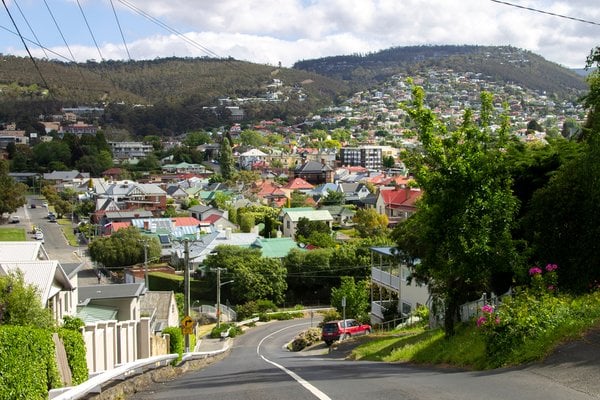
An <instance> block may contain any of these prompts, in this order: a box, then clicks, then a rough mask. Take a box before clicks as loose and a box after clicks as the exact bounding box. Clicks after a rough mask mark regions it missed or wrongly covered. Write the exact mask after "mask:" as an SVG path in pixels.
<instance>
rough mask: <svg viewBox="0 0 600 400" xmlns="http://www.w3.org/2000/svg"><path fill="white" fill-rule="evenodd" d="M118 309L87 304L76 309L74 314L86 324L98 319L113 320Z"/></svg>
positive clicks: (98, 320)
mask: <svg viewBox="0 0 600 400" xmlns="http://www.w3.org/2000/svg"><path fill="white" fill-rule="evenodd" d="M118 312H119V310H118V309H116V308H114V307H106V306H96V305H89V306H85V307H81V308H80V309H79V310H77V314H76V316H77V317H78V318H81V319H82V320H83V322H85V323H86V324H93V323H94V322H100V321H113V320H116V319H117V313H118Z"/></svg>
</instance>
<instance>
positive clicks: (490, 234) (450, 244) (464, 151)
mask: <svg viewBox="0 0 600 400" xmlns="http://www.w3.org/2000/svg"><path fill="white" fill-rule="evenodd" d="M424 97H425V94H424V91H423V89H422V88H419V87H414V88H413V100H412V103H411V104H410V106H408V107H407V111H408V113H409V115H410V116H411V118H412V119H413V121H414V123H415V125H416V134H417V137H418V139H419V141H420V143H421V144H422V148H421V149H420V150H419V151H418V152H416V153H413V154H412V155H411V156H409V157H408V158H407V164H408V165H409V168H410V169H411V171H413V172H414V174H415V179H416V181H417V183H418V184H419V186H420V187H421V188H422V189H423V190H424V194H423V196H422V198H421V200H420V202H419V208H418V211H417V213H416V214H415V215H413V217H411V218H409V219H408V220H407V221H406V222H404V223H402V224H401V225H400V226H399V228H398V229H397V230H396V232H395V234H396V237H397V239H398V246H399V247H400V248H401V249H403V250H404V251H406V252H407V253H408V254H409V255H410V256H411V257H418V258H419V259H420V260H421V262H420V263H418V264H416V265H414V275H415V277H416V278H417V279H419V280H422V281H425V282H427V283H428V284H429V289H430V291H431V292H432V293H433V294H434V295H436V296H437V297H438V298H440V299H441V300H442V301H443V304H444V329H445V333H446V336H452V335H453V334H454V326H455V322H456V321H457V319H458V316H459V315H458V312H459V307H460V305H461V304H462V303H463V302H466V301H468V300H471V299H472V297H475V296H480V295H481V292H483V291H486V290H488V288H489V285H490V281H491V277H492V274H493V271H495V270H504V269H506V268H513V267H514V265H515V263H516V251H515V247H514V242H513V240H512V237H511V228H512V225H513V221H514V215H515V213H516V211H517V201H516V199H515V198H514V196H513V194H512V191H511V178H510V174H509V171H508V168H507V163H506V162H505V159H504V158H505V154H504V151H503V149H504V147H505V146H506V141H507V138H508V133H509V130H508V123H507V119H506V118H502V121H501V128H500V129H499V130H497V131H496V132H495V133H493V134H492V131H491V129H490V124H491V110H492V95H491V94H489V93H483V94H482V96H481V100H482V108H481V110H480V118H479V120H480V125H477V124H475V123H474V122H473V117H472V112H471V111H470V110H466V111H465V115H464V119H463V122H462V124H461V125H460V126H459V127H457V129H456V130H454V131H452V132H450V131H449V130H448V129H447V127H446V126H445V125H444V124H443V123H442V122H440V121H439V120H438V119H437V117H436V116H435V115H434V113H433V112H432V111H431V109H429V108H427V107H425V105H424Z"/></svg>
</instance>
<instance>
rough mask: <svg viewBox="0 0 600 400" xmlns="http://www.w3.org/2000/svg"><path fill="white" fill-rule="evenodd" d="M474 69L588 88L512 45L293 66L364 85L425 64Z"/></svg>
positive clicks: (397, 51)
mask: <svg viewBox="0 0 600 400" xmlns="http://www.w3.org/2000/svg"><path fill="white" fill-rule="evenodd" d="M432 66H436V67H439V68H445V69H452V70H454V71H456V72H475V73H481V74H483V75H484V76H488V77H490V78H491V79H493V80H495V81H502V82H507V83H508V82H510V83H514V84H517V85H520V86H522V87H525V88H529V89H532V90H537V91H545V92H546V93H548V94H551V93H555V94H557V95H559V96H564V95H568V94H573V92H576V91H579V90H585V89H587V85H586V83H585V81H584V80H583V78H582V77H581V76H580V75H578V74H576V73H575V72H573V71H571V70H569V69H567V68H564V67H562V66H560V65H558V64H556V63H552V62H549V61H547V60H545V59H544V58H542V57H540V56H538V55H536V54H534V53H532V52H529V51H525V50H521V49H518V48H515V47H511V46H411V47H394V48H390V49H387V50H382V51H379V52H377V53H370V54H365V55H349V56H336V57H326V58H320V59H315V60H304V61H300V62H297V63H296V64H295V65H294V68H297V69H302V70H306V71H311V72H315V73H317V74H320V75H326V76H329V77H332V78H335V79H340V80H343V81H346V82H348V83H350V84H352V86H353V87H356V88H363V87H368V86H369V85H371V84H373V83H375V82H382V81H384V80H386V79H387V78H389V77H390V76H391V75H394V74H397V73H408V74H409V75H410V74H411V72H414V71H421V72H422V71H423V70H424V69H425V68H427V67H432Z"/></svg>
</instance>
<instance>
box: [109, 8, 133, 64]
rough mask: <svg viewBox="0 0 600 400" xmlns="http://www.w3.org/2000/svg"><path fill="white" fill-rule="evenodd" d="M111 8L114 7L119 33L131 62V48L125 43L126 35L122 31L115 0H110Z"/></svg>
mask: <svg viewBox="0 0 600 400" xmlns="http://www.w3.org/2000/svg"><path fill="white" fill-rule="evenodd" d="M110 6H111V7H112V10H113V14H114V15H115V20H116V21H117V26H118V27H119V32H120V33H121V39H123V46H125V51H126V52H127V58H128V59H129V61H131V54H129V48H128V47H127V42H126V41H125V35H123V29H121V22H119V16H118V15H117V10H115V5H114V4H113V0H110Z"/></svg>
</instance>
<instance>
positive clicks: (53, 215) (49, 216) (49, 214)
mask: <svg viewBox="0 0 600 400" xmlns="http://www.w3.org/2000/svg"><path fill="white" fill-rule="evenodd" d="M52 218H54V219H56V215H55V214H54V213H53V212H52V211H50V212H49V213H48V219H52Z"/></svg>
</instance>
